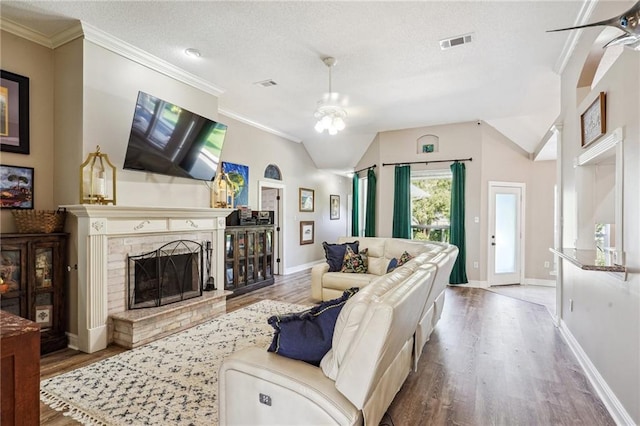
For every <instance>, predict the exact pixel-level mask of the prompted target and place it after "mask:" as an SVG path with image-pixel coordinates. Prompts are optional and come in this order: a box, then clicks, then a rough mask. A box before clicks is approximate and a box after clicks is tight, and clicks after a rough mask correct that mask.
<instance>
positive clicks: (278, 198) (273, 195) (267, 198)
mask: <svg viewBox="0 0 640 426" xmlns="http://www.w3.org/2000/svg"><path fill="white" fill-rule="evenodd" d="M284 190H285V186H284V185H282V184H279V183H273V182H265V181H258V194H259V195H258V205H259V206H260V210H272V211H273V225H274V228H275V230H274V233H273V251H274V255H275V259H274V262H273V274H274V275H281V274H282V273H283V271H284V265H283V264H282V259H283V258H284V248H283V241H284V223H283V222H284V214H282V212H283V206H284V205H285V204H284V193H285V191H284Z"/></svg>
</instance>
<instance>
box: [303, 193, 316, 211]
mask: <svg viewBox="0 0 640 426" xmlns="http://www.w3.org/2000/svg"><path fill="white" fill-rule="evenodd" d="M314 192H315V191H314V190H313V189H308V188H300V189H299V193H300V194H299V195H300V207H299V210H300V211H301V212H312V211H313V210H314V207H315V200H314V198H315V197H314Z"/></svg>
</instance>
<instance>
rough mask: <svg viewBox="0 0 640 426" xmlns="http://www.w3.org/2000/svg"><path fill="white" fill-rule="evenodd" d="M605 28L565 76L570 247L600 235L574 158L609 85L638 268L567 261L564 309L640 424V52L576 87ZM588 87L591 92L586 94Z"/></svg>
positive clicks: (568, 323) (602, 9) (602, 10)
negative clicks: (586, 116)
mask: <svg viewBox="0 0 640 426" xmlns="http://www.w3.org/2000/svg"><path fill="white" fill-rule="evenodd" d="M625 6H626V7H625ZM631 6H632V2H625V3H624V5H623V6H621V7H612V6H610V5H607V4H606V3H605V4H602V3H600V4H599V5H598V6H597V8H596V11H595V12H594V16H592V19H591V20H592V21H596V20H598V19H605V18H608V17H610V16H613V15H614V12H615V10H618V11H619V10H625V9H626V8H628V7H631ZM615 13H617V12H615ZM599 31H600V30H599V29H591V30H587V31H585V32H584V33H583V36H582V37H581V38H580V40H579V42H578V45H577V47H576V51H575V52H574V54H573V55H572V56H571V58H570V60H569V63H568V65H567V67H566V69H565V71H564V72H563V74H562V121H563V123H562V124H563V132H562V133H563V134H562V144H561V146H560V150H561V156H562V165H561V168H562V182H563V185H562V188H561V195H562V197H563V206H564V209H563V212H562V215H563V222H564V227H563V242H564V244H565V247H571V246H572V245H573V243H574V241H575V240H576V239H580V240H583V241H585V244H586V242H587V241H589V239H590V238H591V239H592V233H593V226H592V224H586V223H585V224H583V225H582V226H580V227H579V226H578V217H579V212H580V211H581V209H582V208H583V207H584V206H582V205H581V204H580V203H581V202H585V201H582V200H585V197H581V196H580V193H579V188H578V186H577V185H576V181H577V179H576V173H577V170H576V169H575V168H574V166H573V161H574V159H575V157H576V156H578V155H579V154H580V153H581V152H582V148H581V146H580V121H579V118H580V114H582V113H583V112H584V108H586V106H588V105H589V103H590V102H591V101H592V100H593V99H594V98H595V97H596V96H597V94H598V93H599V92H601V91H604V92H606V93H607V129H608V130H609V131H611V130H614V129H616V128H618V127H623V128H624V155H623V156H622V157H623V162H624V207H623V216H624V220H623V222H624V223H623V227H624V231H623V237H624V251H625V252H626V266H627V268H628V270H629V272H630V273H629V276H628V279H627V281H621V280H618V279H616V278H614V277H613V276H610V275H608V274H607V273H603V272H589V271H582V270H580V269H578V268H577V267H575V266H573V265H571V264H569V263H568V262H564V265H563V274H562V277H561V278H562V280H561V283H562V293H563V297H562V311H561V312H560V315H561V318H562V322H563V325H564V327H566V328H567V330H568V332H569V333H570V334H571V335H572V336H573V337H574V338H575V340H576V341H577V343H578V344H579V346H580V348H581V349H582V350H583V351H584V354H585V356H586V357H587V360H588V362H589V363H590V364H591V365H592V366H593V368H594V369H595V371H596V372H597V374H598V375H599V376H600V377H601V380H602V382H603V384H604V385H603V386H604V389H605V390H606V391H608V392H610V393H611V394H610V395H606V396H607V397H612V398H613V399H614V400H617V402H619V403H620V404H621V407H622V410H621V411H622V412H623V414H625V413H626V415H628V416H629V417H630V418H622V419H620V418H618V421H621V422H633V423H635V424H637V423H640V275H639V274H638V271H640V221H638V217H639V216H640V206H639V201H638V200H639V198H640V197H639V192H638V188H640V168H639V167H638V165H639V164H640V124H639V123H640V105H639V98H640V97H639V96H638V94H640V81H639V78H638V76H639V75H640V54H639V53H638V52H633V51H630V50H625V52H624V53H623V54H622V55H621V56H620V58H619V59H618V60H617V62H616V63H615V64H613V66H612V67H611V68H610V69H609V70H608V72H607V73H606V74H605V75H604V77H603V78H602V79H601V80H600V82H599V83H598V84H597V85H596V86H595V87H593V88H592V89H591V90H589V89H579V90H576V87H577V86H578V80H579V76H580V73H581V72H582V67H583V64H584V61H585V59H586V57H587V55H588V52H589V49H590V47H591V45H592V43H593V41H594V40H595V37H596V36H597V35H598V34H599ZM585 91H586V92H587V93H588V94H587V95H586V96H583V95H584V93H583V92H585ZM586 199H588V197H587V198H586ZM579 233H583V234H584V235H579ZM589 233H591V235H589ZM569 300H571V301H573V310H571V309H569ZM615 408H620V407H615Z"/></svg>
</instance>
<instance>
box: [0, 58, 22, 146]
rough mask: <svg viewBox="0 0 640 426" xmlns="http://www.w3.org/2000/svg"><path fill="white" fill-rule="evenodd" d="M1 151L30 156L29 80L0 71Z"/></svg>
mask: <svg viewBox="0 0 640 426" xmlns="http://www.w3.org/2000/svg"><path fill="white" fill-rule="evenodd" d="M0 151H5V152H14V153H17V154H29V78H28V77H24V76H21V75H18V74H14V73H12V72H9V71H5V70H0Z"/></svg>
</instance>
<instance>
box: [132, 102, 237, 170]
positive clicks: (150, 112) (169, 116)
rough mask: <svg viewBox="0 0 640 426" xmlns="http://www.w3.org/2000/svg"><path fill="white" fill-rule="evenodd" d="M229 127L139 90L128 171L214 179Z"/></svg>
mask: <svg viewBox="0 0 640 426" xmlns="http://www.w3.org/2000/svg"><path fill="white" fill-rule="evenodd" d="M226 132H227V126H226V125H224V124H222V123H218V122H216V121H213V120H210V119H208V118H206V117H202V116H200V115H198V114H194V113H193V112H191V111H187V110H186V109H184V108H180V107H179V106H176V105H174V104H171V103H169V102H166V101H163V100H162V99H158V98H156V97H155V96H151V95H149V94H147V93H143V92H139V93H138V101H137V103H136V110H135V113H134V116H133V124H132V125H131V133H130V134H129V144H128V146H127V153H126V155H125V159H124V169H125V170H138V171H144V172H151V173H160V174H164V175H169V176H178V177H185V178H191V179H200V180H209V181H210V180H213V178H214V177H215V176H216V172H217V170H218V164H219V163H220V153H221V152H222V145H223V143H224V137H225V134H226Z"/></svg>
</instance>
